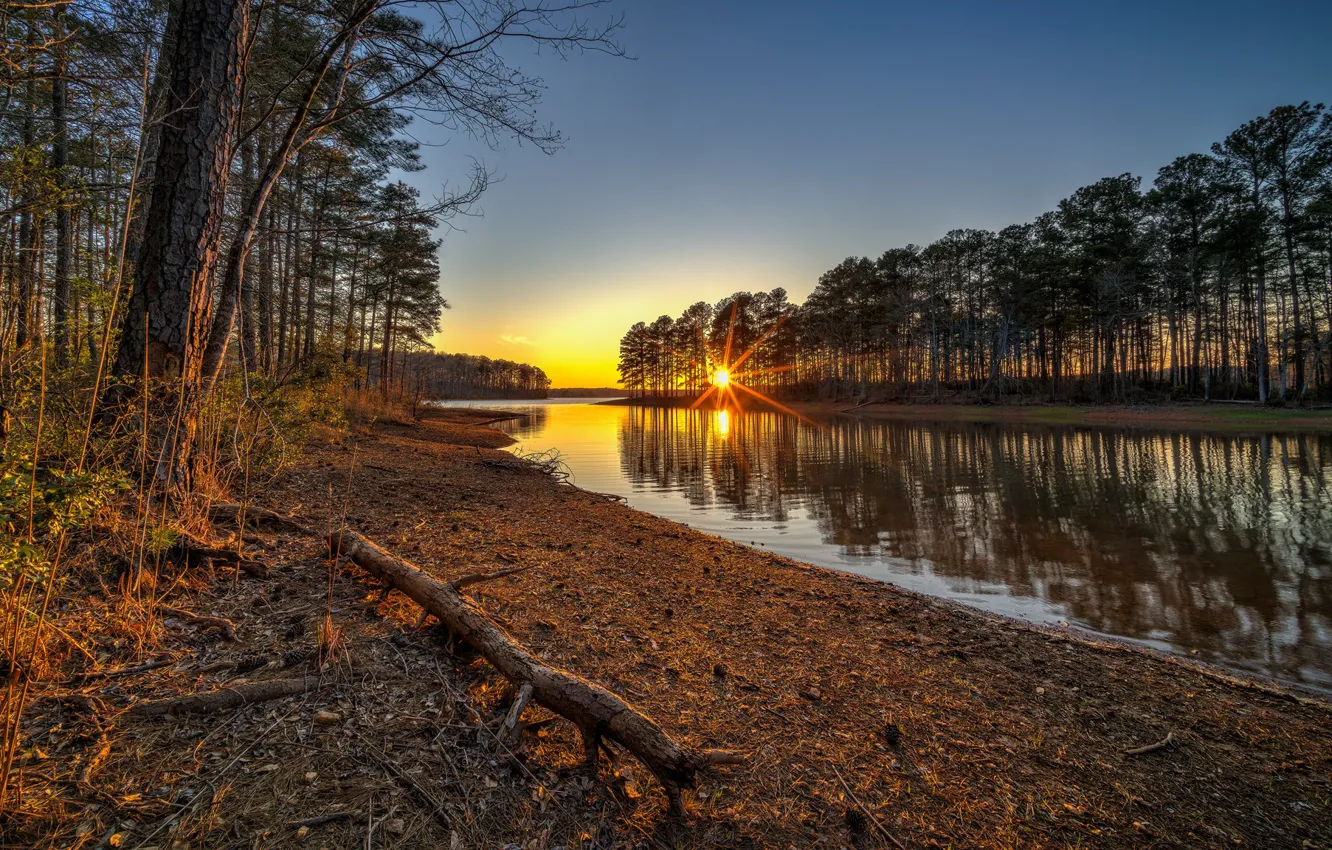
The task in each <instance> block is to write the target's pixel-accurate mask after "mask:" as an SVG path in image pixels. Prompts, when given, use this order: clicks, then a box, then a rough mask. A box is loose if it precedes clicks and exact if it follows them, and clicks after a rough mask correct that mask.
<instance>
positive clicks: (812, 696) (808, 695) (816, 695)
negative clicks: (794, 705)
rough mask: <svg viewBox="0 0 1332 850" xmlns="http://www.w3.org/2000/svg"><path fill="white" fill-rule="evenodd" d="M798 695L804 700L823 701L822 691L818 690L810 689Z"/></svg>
mask: <svg viewBox="0 0 1332 850" xmlns="http://www.w3.org/2000/svg"><path fill="white" fill-rule="evenodd" d="M800 695H801V696H802V697H804V698H805V699H808V700H814V701H816V702H817V701H818V700H821V699H823V691H821V690H819V689H818V688H810V689H809V690H807V691H801V692H800Z"/></svg>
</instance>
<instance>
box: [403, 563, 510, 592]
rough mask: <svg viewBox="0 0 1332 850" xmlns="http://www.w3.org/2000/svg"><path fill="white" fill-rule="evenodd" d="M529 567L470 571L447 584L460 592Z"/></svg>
mask: <svg viewBox="0 0 1332 850" xmlns="http://www.w3.org/2000/svg"><path fill="white" fill-rule="evenodd" d="M530 569H532V567H531V565H530V564H529V565H528V566H526V567H509V568H508V569H507V570H496V571H495V572H493V573H472V574H471V575H466V576H463V577H462V578H458V579H454V580H453V581H451V582H449V585H450V586H451V587H452V588H453V589H454V590H457V591H460V592H461V591H462V589H463V588H465V587H471V586H472V585H474V584H481V583H482V582H487V581H495V580H496V579H501V578H504V577H505V576H511V575H514V574H515V573H521V572H526V571H527V570H530ZM390 586H391V585H390Z"/></svg>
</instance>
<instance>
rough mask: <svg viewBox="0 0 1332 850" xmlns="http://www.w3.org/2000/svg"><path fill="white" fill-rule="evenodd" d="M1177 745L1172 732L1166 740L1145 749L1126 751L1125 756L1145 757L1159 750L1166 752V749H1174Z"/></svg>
mask: <svg viewBox="0 0 1332 850" xmlns="http://www.w3.org/2000/svg"><path fill="white" fill-rule="evenodd" d="M1175 743H1176V738H1175V733H1174V732H1170V733H1168V734H1167V735H1166V736H1165V737H1164V738H1162V739H1161V740H1159V741H1157V742H1156V743H1155V744H1148V745H1147V746H1145V747H1134V748H1133V749H1131V750H1125V751H1124V755H1126V756H1145V755H1147V754H1148V753H1154V752H1156V751H1157V750H1164V749H1165V748H1166V747H1173V746H1174V745H1175Z"/></svg>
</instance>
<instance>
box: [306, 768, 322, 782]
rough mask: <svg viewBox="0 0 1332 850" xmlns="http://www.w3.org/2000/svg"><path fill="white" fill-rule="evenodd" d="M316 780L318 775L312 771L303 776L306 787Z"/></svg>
mask: <svg viewBox="0 0 1332 850" xmlns="http://www.w3.org/2000/svg"><path fill="white" fill-rule="evenodd" d="M318 778H319V774H318V773H315V772H314V771H313V770H312V771H310V772H309V773H307V774H305V782H306V784H307V785H308V784H309V783H311V782H314V781H315V780H316V779H318Z"/></svg>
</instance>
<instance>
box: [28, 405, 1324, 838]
mask: <svg viewBox="0 0 1332 850" xmlns="http://www.w3.org/2000/svg"><path fill="white" fill-rule="evenodd" d="M424 415H425V416H426V418H425V419H424V420H423V421H422V422H420V423H417V424H399V423H395V422H381V423H378V424H376V426H375V428H374V432H373V433H367V432H362V433H359V434H355V433H353V434H348V433H339V432H332V431H327V432H321V433H320V434H318V435H317V436H316V437H315V439H313V440H312V441H311V443H310V444H309V446H308V447H307V450H306V453H305V455H304V457H303V459H302V460H301V462H300V463H299V464H297V465H295V466H294V467H292V468H290V469H289V470H288V471H286V472H285V473H284V474H283V475H282V476H281V477H280V478H279V479H278V480H277V481H276V482H275V483H274V484H272V485H271V486H269V487H268V488H266V490H265V492H264V493H263V501H264V503H265V504H266V505H267V506H268V507H272V508H276V509H280V510H288V509H292V508H297V509H298V514H297V515H298V517H299V518H300V521H301V522H302V523H303V524H304V525H305V526H306V527H307V529H309V530H308V531H307V532H301V531H294V530H280V531H265V532H261V533H255V534H252V535H251V537H250V539H251V540H252V541H253V545H255V546H256V547H257V548H258V549H259V550H261V551H262V552H263V558H264V560H265V561H267V563H268V565H269V568H270V575H271V576H272V578H270V579H269V580H267V581H257V580H253V579H251V578H249V577H246V576H240V575H235V574H232V573H231V572H230V571H225V570H223V571H217V572H211V571H208V570H204V569H200V570H197V571H194V572H192V573H188V574H185V575H184V576H183V578H182V579H180V580H182V581H185V582H187V583H188V584H189V587H190V590H191V592H192V593H193V594H194V596H195V600H196V601H195V603H194V607H195V609H196V610H198V611H199V612H202V613H205V614H207V615H210V616H216V617H223V618H226V619H227V620H228V621H230V622H231V623H232V624H233V625H234V627H235V631H236V636H237V638H238V641H237V642H236V643H231V642H228V641H226V640H225V639H224V638H223V637H222V635H220V634H219V633H218V631H217V630H210V629H205V628H203V627H202V626H201V625H200V624H199V623H192V622H186V621H179V620H177V621H174V623H173V621H172V620H170V619H168V620H166V621H165V622H166V626H165V628H166V629H167V634H166V635H165V637H164V639H163V643H162V644H161V645H160V646H159V647H157V648H156V649H155V650H154V657H156V658H158V659H160V660H165V661H167V662H168V663H166V664H164V665H163V666H161V667H157V668H154V669H150V670H141V671H139V672H134V673H131V674H126V675H124V676H119V677H116V678H111V679H107V678H99V679H95V680H88V681H84V682H82V683H81V684H77V685H71V684H70V683H69V682H66V683H65V684H62V685H60V686H59V687H58V688H53V689H52V691H51V692H49V693H45V694H43V695H41V699H42V700H43V702H42V703H41V705H42V706H43V710H42V712H41V713H40V716H38V717H37V718H35V721H34V723H35V725H34V728H33V730H32V731H33V732H34V733H35V734H34V735H33V736H32V737H31V740H32V741H33V743H34V746H35V747H36V749H37V750H41V752H42V755H40V756H39V755H36V754H32V755H31V756H30V757H29V758H28V760H27V761H25V766H26V769H28V770H30V771H33V772H34V773H41V774H43V775H48V776H50V778H51V783H50V784H49V785H48V786H46V787H48V788H50V789H53V793H55V794H56V795H57V796H60V795H63V797H62V799H63V798H68V800H69V801H70V802H69V805H68V806H67V807H66V808H65V809H63V810H62V811H64V812H65V814H64V816H63V818H50V819H49V820H48V821H46V822H44V824H36V825H34V824H32V823H28V824H27V828H28V832H29V833H31V832H32V831H34V828H35V827H43V826H44V827H45V831H46V833H47V835H49V836H50V838H49V844H50V845H51V846H89V847H92V846H96V845H97V843H98V840H99V839H101V838H102V837H103V836H104V835H105V834H107V833H106V831H107V830H108V829H110V830H113V831H114V832H115V833H116V834H120V835H121V839H119V846H130V847H135V846H150V845H156V846H172V844H173V843H179V844H184V843H190V844H191V846H220V845H222V844H244V845H247V846H248V845H250V844H252V843H255V842H258V843H260V844H262V845H263V846H267V847H287V846H289V847H320V846H323V847H330V848H332V847H354V846H355V847H360V846H365V845H366V843H367V841H369V842H371V843H373V844H374V846H377V847H389V846H402V847H413V846H443V847H457V848H464V847H465V848H472V847H475V848H482V847H485V848H491V847H501V846H504V845H506V844H509V843H513V844H517V845H519V846H524V847H545V848H553V847H569V848H593V847H596V848H612V847H626V848H627V847H661V846H669V847H697V848H703V847H753V848H759V847H788V846H796V847H810V846H827V847H841V846H862V847H886V846H903V847H910V848H917V847H922V848H923V847H985V848H1000V847H1002V848H1010V847H1032V848H1035V847H1065V846H1069V847H1072V846H1080V847H1109V848H1121V847H1123V848H1128V847H1143V846H1159V847H1186V846H1187V847H1208V848H1221V847H1255V848H1257V847H1301V846H1306V847H1307V846H1326V845H1327V843H1328V842H1332V804H1330V803H1329V790H1330V789H1329V785H1328V782H1329V772H1332V723H1330V722H1329V721H1332V711H1329V707H1328V705H1327V704H1325V703H1323V702H1321V701H1317V700H1310V699H1304V698H1299V697H1293V696H1291V695H1287V694H1283V693H1281V692H1280V691H1278V690H1276V689H1273V688H1269V687H1265V686H1255V685H1253V684H1252V683H1247V682H1242V681H1236V680H1232V679H1230V678H1228V677H1226V676H1221V675H1218V674H1216V673H1213V672H1211V671H1208V670H1206V669H1204V668H1202V667H1199V666H1196V665H1193V664H1191V663H1188V662H1183V661H1178V660H1173V659H1163V658H1160V657H1158V656H1155V655H1151V654H1147V653H1145V652H1142V651H1139V650H1135V649H1129V648H1126V647H1122V646H1118V645H1107V644H1095V643H1089V642H1085V641H1082V640H1078V639H1076V638H1074V637H1072V636H1070V635H1068V634H1063V633H1056V632H1051V631H1048V630H1041V629H1035V628H1030V627H1027V626H1024V625H1021V624H1018V623H1016V622H1012V621H1008V620H1004V619H1001V618H997V617H993V616H989V615H985V614H981V613H977V612H974V611H971V610H968V609H964V608H961V607H959V606H956V605H952V604H948V603H943V602H939V601H935V600H931V599H929V598H926V597H921V596H917V595H915V594H911V593H908V592H905V591H902V590H899V589H897V588H895V587H893V586H891V585H887V584H883V583H879V582H874V581H870V580H867V579H862V578H858V577H854V576H850V575H846V574H841V573H837V572H834V571H829V570H824V569H818V568H814V567H809V566H807V565H804V564H800V563H798V562H794V561H791V560H788V559H785V558H781V557H778V556H774V555H772V554H770V553H766V552H759V551H755V550H752V549H749V548H746V547H743V546H739V545H736V544H733V543H730V542H728V541H724V540H721V539H719V538H716V537H712V536H709V535H705V534H701V533H699V532H696V531H694V530H692V529H689V528H686V527H684V526H681V525H678V524H675V523H672V522H669V521H666V520H663V519H659V518H657V517H654V516H651V515H648V514H643V513H640V512H637V511H634V510H632V509H629V508H627V507H625V506H623V505H620V504H617V503H614V502H611V501H608V500H606V499H604V498H599V497H597V496H595V495H592V494H587V493H583V492H580V491H576V490H572V489H570V488H567V487H562V486H560V485H558V484H557V483H556V482H555V481H553V480H552V479H551V478H550V477H549V476H546V475H544V474H541V473H540V472H538V471H536V470H534V469H531V468H529V467H527V466H525V465H523V464H521V463H518V462H516V461H515V460H514V459H513V458H512V456H511V455H509V454H508V453H505V452H501V451H497V450H496V449H497V448H499V447H502V446H503V445H505V444H507V443H508V438H507V437H505V436H504V435H502V434H499V433H498V432H496V431H493V430H491V429H488V428H482V427H477V426H476V425H475V424H474V423H477V422H482V421H485V420H486V419H489V418H493V416H494V414H490V413H487V412H484V411H475V410H457V409H453V410H431V411H427V412H426V413H425V414H424ZM344 518H345V521H346V523H347V524H348V525H350V526H352V527H354V528H357V529H359V530H361V531H363V532H364V533H365V534H366V535H368V536H369V537H371V538H372V539H374V540H376V541H378V542H379V543H381V544H382V545H384V546H385V547H387V548H389V549H391V550H392V551H394V552H396V553H398V554H399V555H401V556H402V557H405V558H408V559H410V560H412V561H414V562H415V563H417V564H419V565H421V566H422V567H423V568H425V569H427V570H428V571H430V572H432V573H434V574H436V575H438V576H439V577H441V578H452V577H456V576H459V575H463V574H467V573H473V572H477V571H488V570H494V569H498V568H501V567H504V566H507V565H513V564H517V565H521V566H527V567H530V569H529V570H528V571H527V572H524V573H522V574H519V575H515V576H512V577H511V578H508V579H505V580H504V581H500V582H494V583H489V584H485V585H479V586H477V588H476V589H475V591H474V592H473V596H474V598H475V599H476V601H477V603H478V604H479V605H480V606H481V607H482V608H483V609H484V610H485V611H486V612H487V613H488V614H489V615H490V616H492V617H493V618H495V619H496V620H497V621H498V622H499V623H500V624H501V625H502V626H503V627H504V628H506V629H507V630H508V631H509V632H510V633H511V634H512V635H513V636H514V637H515V638H516V639H518V640H520V641H521V642H523V643H524V644H525V645H527V646H529V647H531V648H532V649H533V651H535V652H537V653H538V654H540V656H541V657H542V658H544V659H546V660H547V661H548V662H549V663H551V664H554V665H557V666H561V667H564V668H567V669H569V670H571V671H573V672H576V673H578V674H580V675H582V676H584V677H586V678H587V679H589V680H592V681H594V682H597V683H600V684H602V685H604V686H606V687H608V688H610V689H611V690H613V691H615V692H616V693H618V694H619V695H621V696H622V697H624V698H625V699H628V700H630V701H631V702H633V703H634V704H635V705H637V706H638V707H639V708H641V709H642V710H643V711H644V712H645V713H647V714H648V715H649V716H651V717H652V718H654V719H655V720H657V721H658V722H659V723H661V724H662V726H663V727H664V728H665V729H666V730H667V731H668V732H669V733H670V734H672V735H674V736H677V737H678V738H680V739H682V740H684V741H686V742H688V743H690V744H692V745H694V746H699V747H723V748H727V749H731V750H737V751H740V752H742V753H745V754H746V755H747V756H748V762H747V763H746V764H744V765H740V766H732V767H722V768H716V769H714V770H712V771H710V772H709V773H707V774H705V775H704V777H703V781H702V782H701V784H700V786H699V788H698V789H696V791H695V793H694V794H693V795H692V796H691V797H690V799H689V800H688V814H687V818H686V820H685V821H683V822H676V821H670V820H667V819H666V817H665V815H664V813H663V808H664V805H663V800H662V797H661V794H660V792H659V789H658V788H657V786H656V785H655V783H654V782H653V781H652V779H651V778H650V777H649V776H647V775H646V774H645V772H644V771H643V770H642V768H641V767H640V766H639V765H638V764H637V763H636V762H634V761H633V760H632V758H630V757H628V756H626V755H624V754H622V753H621V754H619V758H618V761H617V762H616V763H615V764H614V765H613V766H603V768H602V772H601V774H600V775H599V776H598V777H597V778H596V780H595V781H593V780H592V779H591V778H590V777H587V776H584V775H583V774H581V773H580V772H579V771H578V770H577V769H576V768H577V764H578V762H579V760H580V759H581V757H582V748H581V745H580V744H579V740H578V735H577V733H576V731H575V730H573V729H572V728H571V727H570V726H569V725H568V724H567V723H563V722H558V721H552V720H551V719H550V718H551V715H549V714H548V713H546V712H544V711H543V710H536V711H534V712H532V713H531V714H530V715H529V721H530V726H529V730H528V732H527V734H526V735H525V736H524V737H523V739H522V740H521V742H520V743H519V744H517V745H514V746H512V747H510V746H507V745H505V744H502V743H501V742H499V741H498V740H497V739H496V737H495V734H494V730H495V729H496V728H497V726H498V723H499V721H500V719H501V718H502V717H503V713H504V705H505V702H504V701H505V698H506V697H505V695H506V692H507V691H508V687H507V683H505V682H504V681H503V680H502V679H500V678H499V677H497V676H496V675H495V673H494V671H493V670H492V669H491V668H490V667H489V665H488V664H486V663H484V662H482V661H478V660H477V659H476V658H475V657H474V656H469V655H468V654H467V653H466V652H463V651H461V650H456V647H454V648H452V649H451V647H452V646H453V645H452V642H451V640H450V637H449V636H448V635H447V634H443V633H441V632H440V631H439V630H437V629H434V628H431V627H428V626H427V627H425V628H419V627H418V626H417V623H416V620H417V613H418V611H417V609H416V608H415V606H414V605H413V604H412V603H411V602H410V601H408V600H405V599H401V598H399V597H397V596H392V597H390V598H389V599H388V600H386V601H383V602H379V601H377V600H378V590H377V588H375V587H373V586H372V585H371V584H369V583H367V582H366V581H365V579H364V576H363V575H361V574H359V573H358V572H357V571H356V570H354V569H352V568H349V567H339V568H337V569H336V570H330V567H329V564H328V561H327V558H326V555H325V552H324V551H323V543H322V540H321V537H322V532H323V531H324V530H325V529H327V528H329V527H334V526H336V525H337V524H338V523H340V522H342V521H343V520H344ZM455 650H456V651H455ZM321 662H322V663H321ZM301 675H308V676H316V677H319V678H320V679H321V682H322V686H321V687H319V688H318V689H315V690H312V691H310V692H308V693H305V694H302V695H299V696H295V697H289V698H286V699H283V700H277V701H273V702H269V703H264V704H261V705H255V706H250V707H245V708H240V709H231V710H229V711H227V712H222V713H217V714H212V715H201V716H190V717H186V718H182V719H180V720H169V719H168V720H162V719H153V718H144V717H136V716H132V715H130V714H126V713H125V711H126V710H127V709H128V708H129V707H130V706H132V705H134V704H136V703H138V702H141V701H144V700H148V699H160V698H166V697H171V696H178V695H181V694H189V693H195V692H199V691H212V690H217V689H219V688H224V687H233V686H235V685H236V684H237V683H238V682H242V681H244V680H254V681H263V680H267V679H273V678H289V677H292V676H301ZM89 705H91V706H93V707H94V709H95V710H90V709H88V708H87V707H86V706H89ZM43 724H45V725H43ZM75 735H79V736H87V737H88V739H89V740H90V741H92V742H94V745H90V746H88V747H84V748H71V750H70V751H72V750H73V749H78V751H79V752H80V753H84V752H86V753H90V755H87V756H83V757H80V756H74V757H68V756H66V755H64V754H63V753H64V752H66V750H62V749H61V748H60V747H59V746H57V745H55V744H52V743H50V741H52V740H60V739H62V736H63V737H64V738H68V737H70V736H75ZM1167 738H1169V740H1170V743H1169V744H1168V745H1166V746H1164V747H1162V748H1159V749H1156V750H1153V751H1151V752H1146V753H1142V754H1130V751H1132V750H1135V749H1136V748H1139V747H1142V746H1143V745H1149V744H1153V743H1156V742H1160V741H1163V740H1166V739H1167ZM98 742H104V746H105V752H104V755H103V756H102V757H100V758H99V759H98V760H97V763H96V769H95V770H93V771H91V773H90V775H89V776H88V777H87V781H86V782H84V781H82V780H81V779H80V774H81V771H82V770H83V769H84V768H85V767H86V766H87V764H88V761H89V760H90V759H91V758H92V757H93V755H95V754H96V753H100V752H103V750H102V747H103V743H98ZM66 783H67V784H66ZM37 790H39V789H37V788H36V786H34V792H36V791H37ZM78 801H83V803H82V806H81V807H80V806H78V805H75V803H76V802H78ZM89 803H94V804H95V806H96V807H97V808H95V809H90V808H89V807H88V804H89ZM329 815H331V816H333V817H331V819H329V820H326V821H322V822H319V823H315V824H313V825H311V824H309V823H303V822H308V821H310V820H311V819H314V818H319V817H323V816H329ZM79 830H83V831H82V832H80V831H79ZM37 831H41V830H40V829H38V830H37ZM367 833H369V834H370V838H369V839H367ZM167 839H170V840H167ZM1306 842H1308V843H1306Z"/></svg>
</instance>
